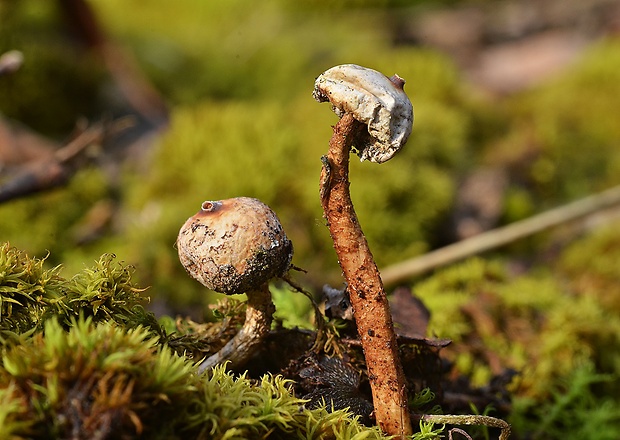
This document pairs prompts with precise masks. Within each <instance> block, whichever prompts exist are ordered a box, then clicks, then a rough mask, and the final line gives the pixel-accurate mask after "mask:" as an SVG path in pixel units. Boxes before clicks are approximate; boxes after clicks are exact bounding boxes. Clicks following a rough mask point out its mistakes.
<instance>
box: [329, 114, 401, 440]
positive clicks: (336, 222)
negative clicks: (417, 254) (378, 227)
mask: <svg viewBox="0 0 620 440" xmlns="http://www.w3.org/2000/svg"><path fill="white" fill-rule="evenodd" d="M365 130H366V127H365V126H364V125H363V124H361V123H360V122H358V121H356V120H355V119H354V118H353V117H352V116H351V115H350V114H345V115H344V116H343V117H342V118H341V119H340V121H339V122H338V124H337V125H336V126H335V127H334V134H333V136H332V138H331V139H330V141H329V152H328V154H327V158H326V159H325V158H324V160H323V163H324V165H323V170H322V172H321V204H322V205H323V211H324V213H325V218H326V220H327V223H328V226H329V231H330V234H331V237H332V240H333V242H334V249H335V250H336V254H337V255H338V260H339V262H340V267H341V268H342V272H343V275H344V277H345V280H346V282H347V289H348V291H349V295H350V300H351V304H352V305H353V310H354V315H355V322H356V324H357V330H358V333H359V336H360V339H361V342H362V348H363V349H364V356H365V359H366V366H367V369H368V379H369V381H370V387H371V389H372V397H373V403H374V409H375V417H376V420H377V424H378V425H379V427H380V428H381V429H382V430H383V431H384V432H385V433H387V434H389V435H395V436H400V437H401V438H402V437H403V436H404V435H409V434H411V433H412V431H411V421H410V418H409V410H408V408H407V388H406V382H405V376H404V374H403V368H402V365H401V362H400V358H399V354H398V345H397V342H396V335H395V333H394V327H393V324H392V316H391V314H390V309H389V305H388V301H387V297H386V295H385V290H384V288H383V283H382V281H381V277H380V275H379V270H378V269H377V265H376V264H375V261H374V259H373V257H372V254H371V252H370V248H369V247H368V242H367V241H366V237H365V236H364V233H363V232H362V229H361V227H360V225H359V222H358V220H357V215H356V214H355V210H354V209H353V202H352V201H351V195H350V193H349V154H350V151H351V147H352V146H353V145H354V144H355V141H356V138H358V137H359V136H363V135H364V133H365Z"/></svg>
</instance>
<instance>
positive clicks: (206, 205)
mask: <svg viewBox="0 0 620 440" xmlns="http://www.w3.org/2000/svg"><path fill="white" fill-rule="evenodd" d="M217 205H218V203H217V202H211V201H208V200H207V201H206V202H202V205H201V206H200V208H201V209H202V210H203V211H213V210H214V209H215V208H216V207H217Z"/></svg>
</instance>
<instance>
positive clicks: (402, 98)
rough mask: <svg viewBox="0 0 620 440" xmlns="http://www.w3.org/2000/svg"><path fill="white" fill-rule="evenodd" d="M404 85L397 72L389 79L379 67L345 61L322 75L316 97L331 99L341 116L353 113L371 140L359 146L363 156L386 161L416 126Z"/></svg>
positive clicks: (317, 84)
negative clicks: (367, 66)
mask: <svg viewBox="0 0 620 440" xmlns="http://www.w3.org/2000/svg"><path fill="white" fill-rule="evenodd" d="M404 84H405V81H404V80H403V79H402V78H401V77H399V76H398V75H394V76H392V77H391V78H388V77H387V76H385V75H384V74H382V73H380V72H377V71H376V70H372V69H368V68H366V67H362V66H358V65H355V64H343V65H341V66H336V67H332V68H331V69H329V70H327V71H325V72H324V73H322V74H321V75H319V77H318V78H317V79H316V82H315V84H314V92H313V96H314V98H315V99H316V100H317V101H319V102H326V101H329V102H330V103H331V104H332V109H333V110H334V112H335V113H336V114H337V115H338V116H340V117H342V116H343V115H344V114H345V113H350V114H352V115H353V117H354V118H355V119H356V120H357V121H360V122H362V123H364V124H366V125H367V126H368V134H369V136H370V139H368V140H366V141H365V144H364V145H357V147H358V149H359V150H358V154H359V156H360V159H361V160H362V161H364V160H366V159H368V160H370V161H371V162H375V163H383V162H385V161H388V160H390V159H391V158H392V157H393V156H394V154H396V153H397V152H398V151H399V150H400V149H401V148H402V146H403V145H405V143H406V142H407V139H408V138H409V135H410V134H411V129H412V127H413V106H412V105H411V101H410V100H409V98H408V97H407V95H406V94H405V92H404V90H403V86H404Z"/></svg>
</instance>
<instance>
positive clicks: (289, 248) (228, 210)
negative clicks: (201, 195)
mask: <svg viewBox="0 0 620 440" xmlns="http://www.w3.org/2000/svg"><path fill="white" fill-rule="evenodd" d="M177 248H178V251H179V259H180V260H181V263H182V264H183V266H184V267H185V269H186V270H187V272H188V273H189V274H190V276H192V277H193V278H195V279H196V280H198V281H199V282H200V283H201V284H203V285H204V286H206V287H208V288H209V289H211V290H214V291H216V292H220V293H225V294H227V295H234V294H239V293H245V292H248V291H251V290H256V289H258V288H260V287H261V286H263V285H264V284H265V283H267V282H268V281H269V280H271V279H272V278H277V277H281V276H284V275H285V274H286V272H287V271H288V270H289V269H290V267H291V259H292V258H293V245H292V243H291V241H290V240H289V239H288V237H287V236H286V234H285V233H284V230H283V228H282V225H281V224H280V220H279V219H278V217H277V216H276V214H275V213H274V212H273V211H272V210H271V208H269V207H268V206H267V205H265V204H264V203H263V202H261V201H260V200H257V199H253V198H249V197H236V198H232V199H226V200H219V201H206V202H204V203H203V204H202V208H201V210H200V211H199V212H197V213H196V214H195V215H194V216H193V217H190V218H189V219H188V220H187V221H186V222H185V224H184V225H183V227H182V228H181V230H180V231H179V236H178V238H177Z"/></svg>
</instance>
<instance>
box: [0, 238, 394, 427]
mask: <svg viewBox="0 0 620 440" xmlns="http://www.w3.org/2000/svg"><path fill="white" fill-rule="evenodd" d="M0 262H1V263H2V266H0V274H1V275H2V278H1V279H0V295H1V299H2V302H1V303H0V305H1V307H2V315H0V324H1V326H2V330H1V331H2V335H3V342H4V350H3V352H2V364H1V365H0V422H2V423H0V437H2V438H32V439H50V438H51V439H55V438H67V437H71V438H84V439H91V438H100V439H112V438H124V437H131V438H133V437H145V438H153V439H177V438H178V439H180V438H213V439H233V438H239V439H241V438H266V437H269V438H274V439H288V438H307V439H361V438H366V439H381V438H383V437H382V435H381V433H380V431H379V429H378V428H376V427H374V428H369V427H365V426H363V425H362V424H361V423H360V422H359V421H358V419H357V416H353V415H351V414H350V413H348V412H347V411H344V410H341V411H333V412H330V411H328V410H327V409H326V408H325V407H319V408H315V409H308V408H306V407H305V401H304V400H301V399H299V398H298V397H295V395H294V394H293V392H292V383H291V382H290V381H287V380H285V379H284V378H282V377H281V376H273V375H266V376H263V377H262V378H260V379H259V380H251V379H249V378H248V377H246V376H245V375H241V376H240V377H235V376H233V375H232V374H231V373H227V372H226V371H225V366H220V367H217V368H215V369H214V370H213V371H211V372H210V373H209V375H208V376H206V375H205V376H199V375H197V374H196V371H197V368H196V365H195V364H194V360H192V359H190V358H189V357H186V356H184V355H182V354H178V351H179V347H180V345H179V344H178V342H179V339H178V338H176V339H175V337H172V336H171V335H169V334H166V333H165V332H164V330H163V329H162V328H160V326H159V325H158V324H157V323H156V322H154V320H153V319H152V315H151V314H149V313H147V312H145V311H144V309H143V308H142V306H141V304H140V303H141V302H142V299H141V297H140V296H139V295H140V292H141V291H142V289H138V288H136V287H135V286H134V285H133V284H132V282H131V276H130V275H131V272H132V271H131V269H130V268H129V267H127V266H125V265H123V264H119V263H115V262H114V260H113V257H112V256H111V255H104V256H102V257H101V259H100V260H99V261H98V262H97V263H96V264H95V266H94V267H93V268H87V269H84V270H83V271H82V272H80V273H79V274H77V275H75V276H74V277H73V278H71V279H65V278H63V277H61V276H60V275H59V271H60V269H59V268H58V267H57V268H54V269H50V270H46V269H44V268H43V264H44V261H43V260H40V259H34V258H30V257H28V256H27V255H26V254H25V253H23V252H21V251H19V250H17V249H15V248H12V247H10V246H9V245H8V244H5V245H3V246H2V247H1V248H0ZM231 313H233V312H232V311H231ZM177 328H180V327H179V326H177ZM194 330H196V326H189V327H188V331H189V332H192V331H194ZM180 337H183V335H180ZM190 340H191V337H190V338H188V339H187V341H190ZM175 341H176V345H175V343H173V342H175ZM187 341H186V342H187ZM188 343H189V345H188V346H187V347H186V348H188V352H191V347H192V344H191V341H190V342H188ZM193 347H194V348H195V344H194V345H193ZM198 358H199V357H197V359H198Z"/></svg>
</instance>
